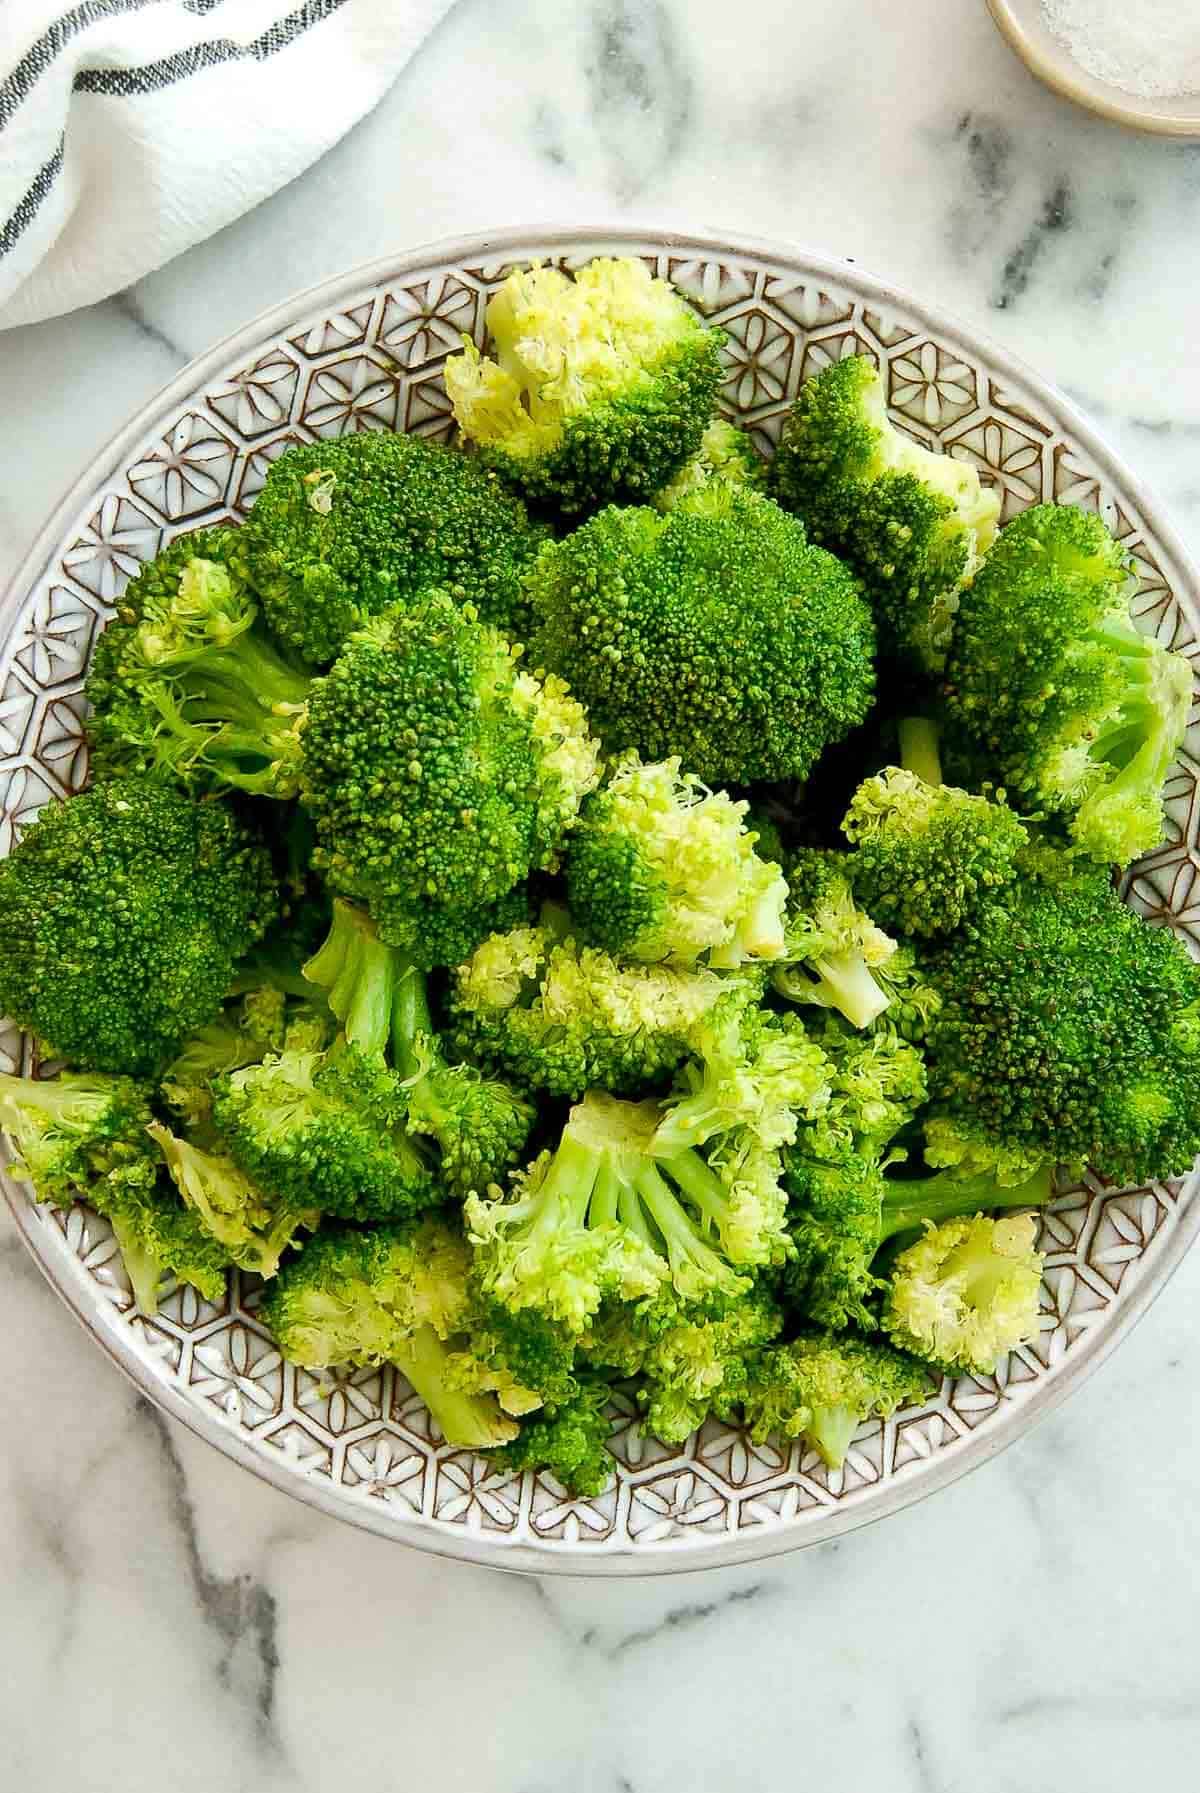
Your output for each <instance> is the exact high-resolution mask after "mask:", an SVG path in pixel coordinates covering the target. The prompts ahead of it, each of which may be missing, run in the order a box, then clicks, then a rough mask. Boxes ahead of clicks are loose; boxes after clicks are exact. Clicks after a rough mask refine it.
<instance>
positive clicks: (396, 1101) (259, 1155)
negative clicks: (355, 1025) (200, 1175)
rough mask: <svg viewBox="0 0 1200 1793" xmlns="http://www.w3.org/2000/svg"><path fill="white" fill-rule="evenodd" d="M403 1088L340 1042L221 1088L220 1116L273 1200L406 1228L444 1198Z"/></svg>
mask: <svg viewBox="0 0 1200 1793" xmlns="http://www.w3.org/2000/svg"><path fill="white" fill-rule="evenodd" d="M406 1107H407V1104H406V1101H405V1094H404V1088H403V1085H402V1084H401V1082H400V1079H399V1078H398V1077H397V1076H396V1074H395V1073H394V1072H393V1071H389V1070H388V1069H387V1068H386V1066H385V1065H384V1063H383V1060H382V1059H380V1058H372V1057H369V1056H368V1055H367V1054H366V1053H362V1052H359V1051H358V1049H357V1048H356V1047H354V1046H350V1045H349V1044H347V1043H346V1042H344V1041H342V1042H339V1043H337V1044H335V1045H334V1046H333V1047H332V1048H331V1049H330V1050H329V1051H328V1052H309V1051H303V1050H297V1049H292V1050H285V1051H283V1052H281V1053H272V1054H271V1055H270V1056H269V1057H268V1058H266V1059H264V1060H263V1062H262V1063H261V1064H257V1065H249V1066H247V1067H246V1069H245V1070H242V1071H234V1072H233V1073H232V1074H231V1075H230V1076H228V1077H221V1078H218V1080H217V1082H216V1084H215V1085H214V1100H213V1117H214V1119H215V1121H216V1124H217V1128H218V1131H219V1132H220V1133H221V1135H222V1136H223V1138H224V1139H225V1141H226V1142H227V1144H228V1147H229V1150H230V1152H231V1153H232V1155H233V1158H234V1160H235V1162H236V1163H237V1164H239V1165H240V1166H241V1168H242V1169H243V1170H244V1171H245V1172H246V1173H247V1175H249V1176H251V1177H253V1178H254V1180H255V1182H257V1183H259V1184H261V1185H262V1188H263V1189H264V1190H265V1191H266V1192H267V1194H268V1195H270V1196H272V1197H274V1198H275V1199H276V1200H278V1201H280V1202H289V1203H291V1204H292V1205H293V1206H295V1207H296V1208H299V1209H303V1208H313V1207H315V1208H318V1209H320V1211H321V1212H322V1213H324V1214H330V1215H333V1216H334V1217H336V1218H338V1219H342V1220H399V1219H403V1218H406V1217H407V1216H408V1215H411V1214H414V1213H417V1212H418V1211H419V1210H421V1209H422V1208H430V1207H435V1206H437V1204H438V1203H440V1202H443V1201H445V1200H446V1194H447V1192H446V1190H445V1189H444V1188H443V1187H442V1185H441V1183H440V1181H439V1180H438V1178H437V1177H436V1176H435V1174H434V1172H433V1169H432V1167H431V1165H430V1163H429V1162H428V1159H427V1156H426V1154H425V1153H423V1152H422V1151H421V1150H420V1148H419V1147H418V1146H417V1144H416V1143H415V1141H413V1140H412V1139H410V1137H409V1135H408V1133H407V1132H406V1130H405V1126H404V1116H405V1111H406Z"/></svg>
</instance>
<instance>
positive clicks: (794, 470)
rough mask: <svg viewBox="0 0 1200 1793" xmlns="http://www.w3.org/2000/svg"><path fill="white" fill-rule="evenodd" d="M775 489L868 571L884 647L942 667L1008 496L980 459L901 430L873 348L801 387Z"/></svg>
mask: <svg viewBox="0 0 1200 1793" xmlns="http://www.w3.org/2000/svg"><path fill="white" fill-rule="evenodd" d="M771 490H772V492H773V494H774V496H775V497H776V498H778V500H779V502H780V503H781V504H782V505H784V506H786V508H787V509H788V510H790V511H795V512H796V514H797V515H798V516H800V517H802V518H803V520H804V523H805V524H806V526H807V528H808V531H809V534H810V535H811V536H812V538H813V540H814V541H816V542H820V543H821V544H822V546H823V547H826V548H832V549H833V551H834V552H835V553H837V554H840V555H843V556H844V557H845V559H846V560H847V562H848V563H849V564H850V566H852V567H853V568H854V570H855V572H857V573H858V574H859V575H860V576H861V577H862V579H863V582H864V584H865V585H866V588H867V592H868V595H869V596H870V599H871V602H872V604H873V606H874V609H875V614H876V619H877V621H878V624H879V630H880V644H881V646H882V647H883V649H884V651H885V652H887V653H889V654H899V655H902V656H903V657H905V658H908V659H911V660H912V661H915V663H916V664H917V665H918V666H919V667H920V668H922V669H924V670H926V671H934V672H936V671H938V670H939V669H940V668H941V667H942V666H943V665H944V663H945V658H946V650H947V647H948V645H949V642H950V636H951V633H952V630H953V626H954V617H955V611H956V609H957V607H958V602H959V595H960V592H961V590H962V587H963V584H964V582H965V581H968V580H969V579H970V578H971V575H972V573H973V572H974V570H975V567H976V565H977V563H978V560H979V557H980V555H981V554H983V552H984V551H985V550H986V549H987V547H988V545H989V543H990V542H991V541H992V539H993V537H994V536H995V533H996V519H997V518H998V516H999V514H1000V499H999V495H998V494H997V493H995V492H992V491H989V490H988V489H987V488H986V487H983V486H981V485H980V483H979V474H978V472H977V471H976V469H975V468H974V467H973V466H972V465H971V463H970V462H969V461H960V460H955V459H952V458H951V456H949V455H944V454H936V453H934V452H932V451H931V450H930V449H928V448H924V447H922V446H921V444H920V443H919V442H914V441H913V440H912V438H911V437H909V436H906V435H903V434H902V433H901V432H900V431H899V430H897V429H896V428H895V427H894V426H893V425H892V423H891V421H890V420H889V418H888V414H887V394H886V392H885V390H884V385H883V381H882V380H881V379H880V377H879V375H878V373H877V372H876V371H875V368H874V367H873V366H872V364H871V362H870V361H869V360H868V359H867V358H866V356H864V355H851V356H849V357H847V359H845V360H843V361H836V362H834V363H833V364H832V365H831V366H829V367H827V368H825V369H824V370H823V371H822V372H821V373H819V374H818V375H817V377H816V378H815V379H813V380H809V381H808V382H807V383H806V384H805V385H803V386H802V387H801V388H800V391H799V394H798V395H797V398H796V401H795V403H794V405H793V406H792V409H791V412H790V414H789V416H788V419H787V422H786V423H785V424H784V428H783V436H782V438H781V440H780V443H779V448H778V451H777V453H776V455H775V459H774V461H773V462H772V464H771Z"/></svg>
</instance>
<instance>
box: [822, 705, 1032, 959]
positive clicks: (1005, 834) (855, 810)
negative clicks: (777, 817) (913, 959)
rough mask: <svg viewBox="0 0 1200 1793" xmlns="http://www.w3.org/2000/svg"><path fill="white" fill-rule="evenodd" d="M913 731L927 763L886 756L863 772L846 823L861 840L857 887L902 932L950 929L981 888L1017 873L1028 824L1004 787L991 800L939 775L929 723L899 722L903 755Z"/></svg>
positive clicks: (986, 891) (993, 888)
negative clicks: (872, 772)
mask: <svg viewBox="0 0 1200 1793" xmlns="http://www.w3.org/2000/svg"><path fill="white" fill-rule="evenodd" d="M914 735H916V736H918V737H919V738H922V751H921V753H920V758H921V760H922V761H923V762H924V763H925V764H926V767H927V769H926V770H925V771H922V772H918V771H917V770H916V769H909V766H908V765H907V764H905V765H901V766H888V767H887V768H886V769H885V770H884V771H883V772H880V773H878V774H877V775H876V776H875V777H874V778H868V779H866V780H865V782H864V783H863V784H860V785H859V787H858V789H857V791H855V793H854V796H853V798H852V799H851V802H850V808H849V809H848V810H847V812H846V815H845V817H844V818H843V821H842V830H843V832H844V834H845V835H846V838H847V839H848V840H849V841H850V843H851V845H852V846H853V847H854V849H855V852H854V883H855V888H856V889H857V890H858V891H859V892H860V893H861V895H862V899H863V901H864V902H865V903H866V904H867V906H868V907H869V909H870V911H871V914H872V915H874V916H876V917H877V918H878V919H879V921H881V922H882V923H883V925H884V926H885V927H889V928H895V929H896V930H897V931H898V932H899V933H902V934H922V935H929V934H949V933H952V932H953V931H954V929H955V928H957V927H958V926H959V924H960V923H961V922H962V920H963V918H964V916H966V915H968V914H969V913H970V910H971V908H972V906H973V904H974V903H976V902H977V901H978V900H979V899H980V898H981V897H986V896H988V895H991V894H994V893H995V892H997V891H1001V890H1003V889H1004V887H1005V886H1006V885H1008V884H1011V883H1012V881H1013V879H1014V878H1015V877H1016V875H1017V864H1016V862H1017V856H1018V854H1019V853H1020V851H1021V848H1022V847H1023V846H1024V845H1025V844H1026V842H1027V840H1028V838H1029V834H1028V830H1027V829H1026V828H1025V826H1024V825H1023V823H1022V822H1021V821H1020V820H1019V819H1018V817H1016V816H1015V815H1014V814H1013V812H1012V811H1011V810H1010V809H1009V808H1008V807H1007V806H1006V804H1005V803H1004V801H1003V799H1004V793H1003V791H998V792H996V793H995V798H994V800H993V799H992V798H989V797H986V796H972V795H970V794H969V793H968V792H966V791H960V790H957V789H955V788H954V787H953V786H950V785H945V784H943V783H942V782H941V778H940V769H939V767H938V763H937V748H936V730H935V729H933V728H932V727H931V726H930V725H928V724H925V723H923V722H920V721H917V720H915V719H914V720H913V721H912V722H909V723H902V724H901V727H900V740H901V758H902V760H904V761H906V762H909V761H911V759H914V758H916V757H917V755H915V754H913V753H912V752H911V749H910V751H908V752H906V751H905V743H906V740H907V741H908V742H909V743H911V742H912V740H913V736H914ZM930 773H932V774H933V776H932V777H930Z"/></svg>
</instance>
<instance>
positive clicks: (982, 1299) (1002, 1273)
mask: <svg viewBox="0 0 1200 1793" xmlns="http://www.w3.org/2000/svg"><path fill="white" fill-rule="evenodd" d="M1036 1240H1037V1221H1036V1219H1035V1217H1034V1216H1033V1215H1032V1214H1011V1215H1006V1216H1004V1217H1003V1218H1002V1219H998V1220H991V1219H988V1218H987V1217H986V1216H984V1215H982V1214H977V1215H976V1216H975V1217H974V1218H973V1219H962V1220H947V1221H944V1222H943V1223H942V1225H940V1226H934V1227H930V1228H928V1230H927V1231H926V1232H925V1233H924V1234H923V1236H922V1237H921V1238H920V1239H918V1240H917V1242H916V1244H915V1245H910V1246H909V1247H908V1249H907V1250H906V1251H902V1252H901V1253H900V1256H899V1257H898V1258H897V1259H896V1262H895V1265H894V1267H893V1269H892V1274H891V1277H890V1279H889V1281H888V1285H887V1293H886V1296H885V1299H884V1304H883V1325H884V1330H885V1331H886V1332H887V1334H888V1336H889V1337H890V1338H891V1340H892V1341H893V1343H894V1344H896V1345H898V1346H899V1347H900V1348H901V1349H903V1350H906V1351H911V1352H913V1353H914V1355H916V1356H918V1357H923V1358H925V1359H926V1360H927V1361H928V1362H930V1363H932V1364H935V1365H936V1366H937V1367H938V1368H939V1369H943V1370H949V1371H951V1372H952V1373H953V1372H954V1371H961V1370H968V1371H971V1370H973V1371H976V1372H977V1373H978V1374H980V1375H985V1376H986V1375H989V1374H990V1373H991V1372H992V1371H993V1370H994V1369H995V1367H996V1364H997V1362H998V1361H999V1359H1000V1358H1001V1357H1003V1356H1004V1355H1005V1354H1006V1353H1007V1352H1009V1351H1012V1350H1014V1349H1015V1348H1016V1346H1018V1345H1026V1344H1031V1343H1032V1342H1033V1340H1034V1339H1036V1337H1037V1335H1038V1298H1039V1293H1040V1290H1041V1281H1042V1265H1043V1261H1044V1260H1043V1258H1042V1254H1041V1253H1040V1252H1039V1251H1037V1250H1036V1248H1035V1246H1036Z"/></svg>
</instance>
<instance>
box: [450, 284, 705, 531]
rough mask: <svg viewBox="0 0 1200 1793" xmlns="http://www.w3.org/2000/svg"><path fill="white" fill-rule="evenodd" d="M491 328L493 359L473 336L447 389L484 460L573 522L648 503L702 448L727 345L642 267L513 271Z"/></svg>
mask: <svg viewBox="0 0 1200 1793" xmlns="http://www.w3.org/2000/svg"><path fill="white" fill-rule="evenodd" d="M487 325H488V331H489V333H490V335H491V337H492V340H493V342H494V344H495V348H496V359H495V360H491V359H485V358H484V357H482V356H481V355H480V353H479V351H478V349H477V348H476V347H475V345H474V344H473V343H472V342H470V341H469V340H468V339H467V338H465V337H464V339H463V351H462V353H461V354H459V355H452V356H451V357H450V359H449V360H448V361H447V362H446V365H445V379H446V390H447V392H448V393H449V395H450V400H451V403H452V404H453V406H454V415H455V416H456V417H457V419H458V422H459V425H460V427H461V429H462V431H463V434H464V435H465V436H466V437H467V439H468V440H469V441H470V442H473V443H474V444H475V446H476V448H477V451H478V453H479V456H480V458H481V459H482V460H483V461H484V462H485V463H486V464H487V465H489V466H491V467H495V468H496V469H497V471H498V472H500V473H502V474H504V475H505V476H506V477H507V478H509V479H512V480H515V481H516V482H517V483H518V484H519V485H521V486H522V487H523V488H524V489H525V491H526V492H527V493H528V494H529V495H530V496H531V497H532V498H536V499H538V500H540V501H547V502H549V503H551V504H554V505H556V506H557V507H558V508H559V509H560V510H562V511H567V512H573V511H580V510H586V509H590V508H591V507H593V506H595V505H598V504H604V503H606V502H608V501H609V500H610V499H614V498H620V499H645V498H648V497H649V496H650V495H651V494H652V493H654V492H657V491H658V490H659V488H660V487H662V486H663V485H665V484H666V482H667V481H668V480H669V479H670V478H671V476H672V475H673V474H674V473H676V472H677V471H678V469H679V468H680V467H681V466H682V465H683V463H684V462H685V461H686V460H687V459H688V458H689V456H691V455H693V454H695V452H696V451H697V449H698V448H699V447H700V443H701V439H702V437H703V434H704V431H705V428H706V426H707V425H708V423H709V421H710V419H711V417H712V413H713V406H714V404H715V402H716V396H717V390H718V387H719V386H720V383H721V377H722V369H721V357H720V349H721V344H722V343H723V341H724V337H723V335H722V333H721V332H720V331H719V330H710V329H706V328H705V327H704V325H703V324H701V323H700V321H699V319H698V318H697V317H696V316H695V314H694V313H693V312H692V311H691V310H690V309H689V307H688V306H687V305H685V303H684V302H683V300H682V299H681V298H680V297H679V295H678V294H677V293H676V292H674V290H673V289H672V288H671V287H670V286H668V285H667V283H666V281H664V280H657V279H655V278H654V277H653V276H652V275H651V273H650V270H649V269H648V268H647V267H646V265H645V263H644V262H642V261H638V260H635V259H634V258H632V257H612V258H610V257H599V258H597V260H595V261H592V262H589V263H588V265H587V266H586V267H584V268H580V269H579V271H578V272H577V273H576V275H575V277H574V279H571V278H569V277H568V276H567V275H566V274H563V273H561V272H560V271H559V270H558V269H557V268H547V267H532V268H518V269H514V271H513V272H512V273H511V274H510V275H509V276H508V278H507V280H505V282H504V284H503V285H502V286H501V287H500V289H499V291H498V292H496V293H495V294H493V296H492V298H491V299H490V301H489V302H488V308H487Z"/></svg>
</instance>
